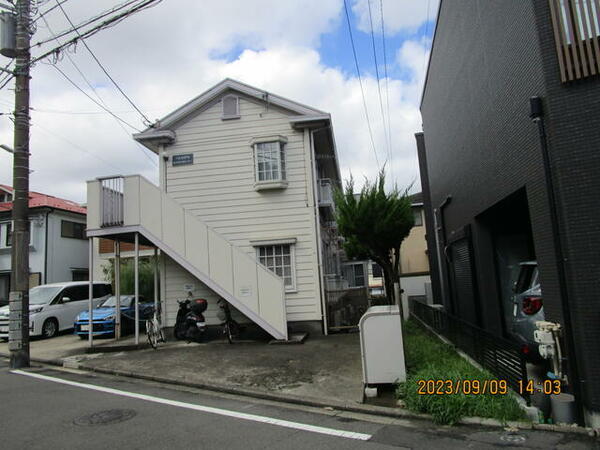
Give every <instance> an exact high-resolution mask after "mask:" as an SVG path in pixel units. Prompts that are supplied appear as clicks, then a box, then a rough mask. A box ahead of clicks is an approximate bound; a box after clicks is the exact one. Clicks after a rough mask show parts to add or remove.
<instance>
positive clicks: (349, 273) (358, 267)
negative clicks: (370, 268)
mask: <svg viewBox="0 0 600 450" xmlns="http://www.w3.org/2000/svg"><path fill="white" fill-rule="evenodd" d="M346 279H347V280H348V286H349V287H362V286H365V267H364V264H363V263H362V262H361V263H356V264H348V265H346Z"/></svg>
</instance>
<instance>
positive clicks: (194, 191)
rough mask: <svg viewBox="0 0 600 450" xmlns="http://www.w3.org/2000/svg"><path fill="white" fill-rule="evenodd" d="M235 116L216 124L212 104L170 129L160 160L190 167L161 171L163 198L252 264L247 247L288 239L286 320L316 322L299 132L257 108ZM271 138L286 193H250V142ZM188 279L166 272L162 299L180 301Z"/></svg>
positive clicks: (217, 109)
mask: <svg viewBox="0 0 600 450" xmlns="http://www.w3.org/2000/svg"><path fill="white" fill-rule="evenodd" d="M240 115H241V118H240V119H234V120H226V121H223V120H221V103H220V102H216V103H213V105H212V106H210V107H208V108H207V109H205V110H204V111H203V112H201V113H199V114H197V115H196V116H195V117H193V118H191V119H189V120H187V121H185V122H183V123H182V124H180V125H179V126H177V127H175V128H174V129H175V132H176V134H177V139H176V142H175V144H174V145H172V146H169V147H166V151H167V154H168V155H169V156H172V155H173V154H177V153H193V154H194V164H193V165H187V166H179V167H173V166H172V165H171V163H170V162H169V163H168V164H167V165H166V170H167V176H166V178H167V192H168V194H169V196H170V197H171V198H173V199H175V200H177V201H178V202H179V203H180V204H181V205H182V206H183V207H184V208H186V209H187V210H188V211H190V212H191V213H192V214H195V215H197V216H199V217H201V219H202V220H203V221H205V222H206V223H207V224H208V225H210V226H211V227H213V228H214V229H215V230H216V231H217V232H218V233H220V234H221V235H222V236H224V237H225V238H227V239H228V240H229V241H230V242H231V243H232V244H234V245H236V246H238V247H239V248H242V249H244V250H245V251H247V253H248V254H249V255H251V256H252V257H255V250H254V248H253V247H252V246H251V245H250V241H251V240H256V239H278V238H296V239H297V243H296V245H295V252H296V289H297V290H296V292H290V293H286V310H287V319H288V321H297V320H321V302H320V294H319V287H318V280H317V276H318V272H317V255H316V239H315V231H314V222H313V219H312V215H311V213H312V212H311V204H312V197H311V196H312V191H311V189H312V188H311V186H310V185H309V184H308V182H307V173H308V171H309V170H310V161H308V160H306V158H305V155H306V153H305V148H304V135H303V132H301V131H296V130H294V129H292V127H291V126H290V124H289V116H288V115H286V114H285V113H284V112H283V111H281V110H277V109H276V108H275V107H273V106H272V105H271V106H270V107H269V108H268V109H267V108H266V105H264V104H263V105H261V104H259V103H257V102H254V101H251V100H249V99H245V98H240ZM274 135H282V136H285V137H286V138H287V139H288V142H287V144H286V147H285V153H286V171H287V177H286V178H287V181H288V182H289V185H288V187H287V188H286V189H282V190H267V191H260V192H256V191H255V190H254V181H255V180H254V156H253V149H252V147H251V145H250V141H251V139H252V138H257V137H264V136H274ZM161 179H162V177H161ZM163 187H164V186H163ZM188 276H189V274H187V273H186V272H185V271H184V270H183V269H181V268H178V267H169V268H168V270H167V280H166V289H167V298H168V299H170V298H171V297H173V298H175V297H177V298H181V294H182V292H181V291H182V286H183V284H184V283H183V282H182V280H183V279H184V278H186V277H188ZM190 282H191V281H190ZM195 283H196V284H197V285H199V282H198V281H196V282H195ZM175 292H177V294H176V295H175ZM206 296H207V297H208V296H209V293H206ZM174 307H175V308H176V307H177V306H176V303H175V306H174Z"/></svg>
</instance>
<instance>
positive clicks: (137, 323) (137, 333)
mask: <svg viewBox="0 0 600 450" xmlns="http://www.w3.org/2000/svg"><path fill="white" fill-rule="evenodd" d="M133 259H134V263H133V273H134V285H135V287H134V289H135V293H134V295H135V299H134V300H135V345H138V344H139V343H140V307H139V294H140V235H139V234H138V233H135V256H134V258H133Z"/></svg>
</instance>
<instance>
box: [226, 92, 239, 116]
mask: <svg viewBox="0 0 600 450" xmlns="http://www.w3.org/2000/svg"><path fill="white" fill-rule="evenodd" d="M238 107H239V101H238V98H237V97H234V96H232V95H228V96H227V97H223V117H237V116H239V114H240V112H239V108H238Z"/></svg>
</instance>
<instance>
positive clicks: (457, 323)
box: [409, 300, 529, 401]
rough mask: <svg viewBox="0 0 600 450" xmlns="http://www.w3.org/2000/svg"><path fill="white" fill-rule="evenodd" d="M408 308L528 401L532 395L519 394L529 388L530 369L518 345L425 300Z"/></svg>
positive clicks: (412, 314)
mask: <svg viewBox="0 0 600 450" xmlns="http://www.w3.org/2000/svg"><path fill="white" fill-rule="evenodd" d="M409 309H410V314H411V316H413V317H415V318H416V319H418V320H419V321H421V322H422V323H424V324H425V325H427V326H429V327H430V328H431V329H433V330H434V331H435V332H436V333H438V334H440V335H442V336H443V337H445V338H446V339H448V340H449V341H450V342H452V344H454V345H455V346H456V347H458V348H459V349H460V350H462V351H463V352H464V353H466V354H467V355H469V356H470V357H471V358H473V359H474V360H475V361H476V362H477V363H479V364H480V365H481V366H482V367H484V368H485V369H487V370H488V371H490V372H491V373H492V374H494V375H495V376H496V377H498V379H501V380H506V382H507V384H508V385H509V386H510V387H511V388H512V389H513V390H514V391H515V392H517V393H519V394H520V395H521V396H522V397H523V398H524V399H526V400H527V401H529V395H528V394H527V393H526V392H520V391H524V389H522V386H526V385H527V368H526V361H525V357H524V355H523V354H522V353H521V349H520V347H519V345H518V344H515V343H514V342H511V341H508V340H506V339H503V338H501V337H498V336H496V335H493V334H491V333H490V332H488V331H486V330H484V329H482V328H479V327H477V326H475V325H472V324H470V323H468V322H465V321H464V320H461V319H459V318H458V317H455V316H453V315H451V314H448V313H447V312H445V311H443V310H442V309H438V308H436V307H432V306H430V305H428V304H426V303H424V302H422V301H418V300H413V301H411V302H410V305H409ZM520 382H521V383H520ZM520 388H521V389H520Z"/></svg>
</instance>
